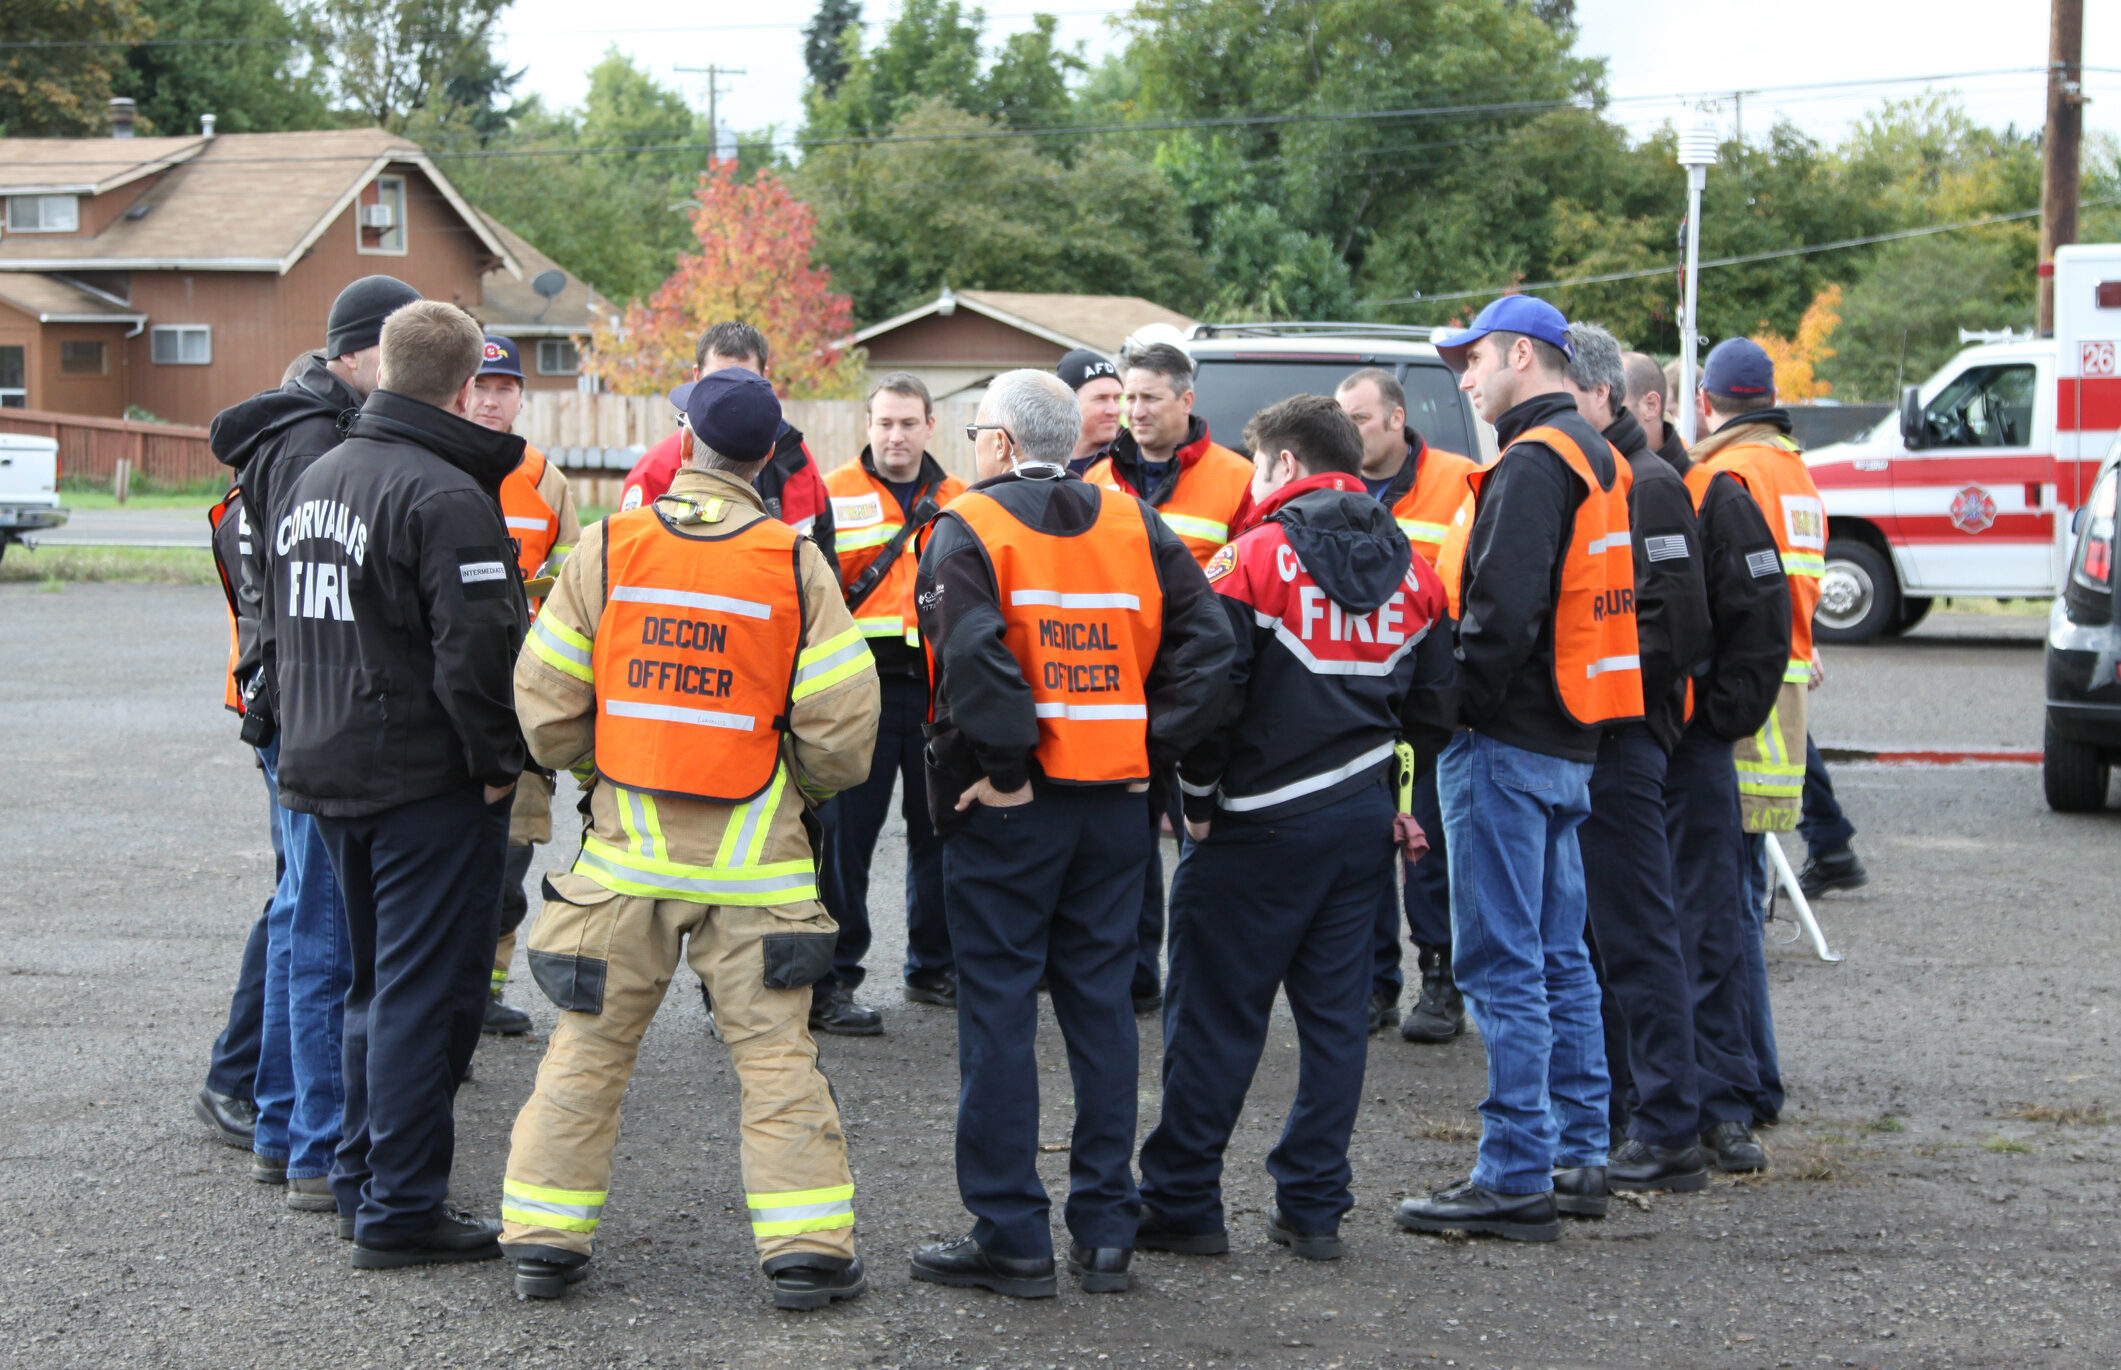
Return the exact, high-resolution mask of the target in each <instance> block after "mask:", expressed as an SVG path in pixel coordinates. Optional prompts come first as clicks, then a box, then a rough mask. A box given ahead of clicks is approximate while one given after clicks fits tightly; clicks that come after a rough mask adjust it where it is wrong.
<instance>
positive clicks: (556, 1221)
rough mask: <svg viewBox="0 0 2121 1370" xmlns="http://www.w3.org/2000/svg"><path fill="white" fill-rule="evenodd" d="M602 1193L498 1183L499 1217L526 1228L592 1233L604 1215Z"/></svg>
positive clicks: (597, 1190)
mask: <svg viewBox="0 0 2121 1370" xmlns="http://www.w3.org/2000/svg"><path fill="white" fill-rule="evenodd" d="M607 1197H609V1196H608V1194H607V1192H606V1191H604V1190H601V1189H548V1188H546V1187H545V1186H543V1185H534V1184H524V1183H523V1182H522V1181H520V1180H510V1179H505V1178H504V1179H503V1180H502V1181H501V1216H502V1217H503V1218H506V1219H508V1220H509V1221H510V1222H517V1223H521V1224H523V1225H524V1226H525V1227H544V1228H550V1229H552V1230H554V1231H559V1232H594V1231H596V1229H597V1223H598V1222H599V1221H601V1219H602V1217H603V1213H604V1200H605V1199H606V1198H607Z"/></svg>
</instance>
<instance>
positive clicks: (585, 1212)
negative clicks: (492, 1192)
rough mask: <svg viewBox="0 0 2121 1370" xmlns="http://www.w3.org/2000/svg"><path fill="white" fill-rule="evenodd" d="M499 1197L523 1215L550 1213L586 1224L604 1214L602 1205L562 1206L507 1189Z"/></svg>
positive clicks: (561, 1204)
mask: <svg viewBox="0 0 2121 1370" xmlns="http://www.w3.org/2000/svg"><path fill="white" fill-rule="evenodd" d="M501 1196H502V1197H503V1198H504V1199H506V1200H507V1203H508V1206H509V1207H510V1208H517V1209H521V1210H522V1211H524V1212H525V1213H550V1214H552V1216H554V1217H555V1218H581V1219H583V1220H584V1221H587V1222H595V1221H597V1220H598V1219H599V1218H601V1217H602V1216H603V1213H604V1205H602V1204H563V1203H557V1202H555V1201H553V1200H551V1199H532V1198H526V1197H525V1196H524V1195H522V1194H519V1193H517V1192H516V1191H515V1190H513V1189H507V1188H504V1189H503V1190H502V1191H501Z"/></svg>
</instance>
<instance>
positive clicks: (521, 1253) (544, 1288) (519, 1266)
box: [501, 1243, 589, 1299]
mask: <svg viewBox="0 0 2121 1370" xmlns="http://www.w3.org/2000/svg"><path fill="white" fill-rule="evenodd" d="M501 1249H502V1252H503V1253H504V1254H506V1255H507V1256H509V1257H510V1258H511V1259H513V1260H514V1261H515V1263H516V1297H517V1298H519V1299H556V1298H558V1297H560V1295H561V1294H562V1293H563V1292H565V1291H566V1288H567V1286H568V1285H570V1284H580V1283H581V1282H582V1281H583V1280H586V1279H588V1278H589V1257H587V1256H585V1255H583V1254H582V1253H581V1252H579V1251H562V1250H561V1249H560V1248H559V1247H557V1246H534V1245H530V1244H527V1243H526V1244H522V1245H511V1246H505V1247H503V1248H501Z"/></svg>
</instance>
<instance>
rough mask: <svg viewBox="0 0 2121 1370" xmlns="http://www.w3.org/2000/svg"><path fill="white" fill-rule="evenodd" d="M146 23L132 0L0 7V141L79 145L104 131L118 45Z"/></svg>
mask: <svg viewBox="0 0 2121 1370" xmlns="http://www.w3.org/2000/svg"><path fill="white" fill-rule="evenodd" d="M153 28H154V25H153V22H152V21H151V20H149V19H148V18H147V16H145V15H144V14H142V13H141V12H140V6H139V4H138V0H64V2H63V3H52V2H51V0H9V2H8V3H6V4H0V135H4V136H7V137H12V138H83V137H92V136H95V135H97V134H101V133H106V132H108V131H109V128H110V122H109V121H110V114H109V106H108V101H109V100H110V97H111V95H112V93H113V81H114V79H115V78H116V77H117V76H118V74H119V73H120V71H121V70H122V69H123V67H124V65H125V48H124V47H123V46H120V45H122V44H124V43H127V42H130V41H133V40H136V39H140V38H145V37H147V36H148V34H149V33H151V32H152V31H153Z"/></svg>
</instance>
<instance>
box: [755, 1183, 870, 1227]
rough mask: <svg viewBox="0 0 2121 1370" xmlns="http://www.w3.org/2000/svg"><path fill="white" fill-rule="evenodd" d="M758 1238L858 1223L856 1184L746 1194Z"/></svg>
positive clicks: (850, 1225) (849, 1225)
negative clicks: (855, 1206) (777, 1192)
mask: <svg viewBox="0 0 2121 1370" xmlns="http://www.w3.org/2000/svg"><path fill="white" fill-rule="evenodd" d="M744 1203H745V1205H746V1207H748V1208H749V1209H750V1210H751V1232H752V1235H753V1236H755V1237H787V1236H792V1235H794V1234H796V1233H798V1232H825V1231H830V1230H831V1229H833V1228H836V1227H852V1226H854V1186H853V1185H851V1184H842V1185H833V1186H831V1187H830V1188H827V1189H795V1190H789V1191H786V1192H784V1193H780V1194H746V1195H745V1196H744Z"/></svg>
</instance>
